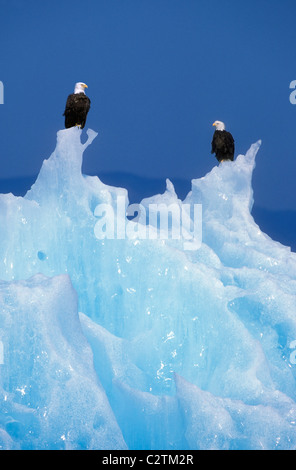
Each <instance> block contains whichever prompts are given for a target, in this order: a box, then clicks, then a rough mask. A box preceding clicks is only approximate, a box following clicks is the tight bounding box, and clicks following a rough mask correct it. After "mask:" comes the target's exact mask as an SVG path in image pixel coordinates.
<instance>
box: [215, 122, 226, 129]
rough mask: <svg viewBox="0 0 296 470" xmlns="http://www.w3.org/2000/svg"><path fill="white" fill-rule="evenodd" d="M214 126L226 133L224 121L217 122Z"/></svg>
mask: <svg viewBox="0 0 296 470" xmlns="http://www.w3.org/2000/svg"><path fill="white" fill-rule="evenodd" d="M213 126H215V127H216V130H217V131H225V124H224V122H222V121H215V122H214V123H213Z"/></svg>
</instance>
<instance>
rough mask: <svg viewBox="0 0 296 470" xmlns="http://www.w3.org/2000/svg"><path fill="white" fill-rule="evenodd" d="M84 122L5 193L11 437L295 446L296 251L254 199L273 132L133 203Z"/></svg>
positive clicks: (1, 216) (3, 332)
mask: <svg viewBox="0 0 296 470" xmlns="http://www.w3.org/2000/svg"><path fill="white" fill-rule="evenodd" d="M82 133H84V131H82V130H81V129H78V128H71V129H65V130H60V131H59V132H58V133H57V145H56V148H55V150H54V152H53V153H52V155H51V156H50V157H49V158H48V159H46V160H44V162H43V164H42V167H41V170H40V173H39V175H38V177H37V179H36V181H35V183H34V184H33V186H32V187H31V189H30V190H29V191H28V192H27V193H26V195H25V196H24V197H16V196H14V195H13V194H11V193H10V194H2V195H0V231H1V244H0V279H1V281H0V303H1V308H0V345H1V347H0V449H32V450H37V449H51V450H64V449H88V450H92V449H102V450H104V449H109V450H110V449H119V450H127V449H134V450H138V449H139V450H141V449H143V450H150V449H151V450H153V449H167V450H170V449H171V450H200V449H202V450H207V449H219V450H222V449H223V450H243V449H250V450H257V449H265V450H273V449H282V450H283V449H290V450H292V449H296V387H295V379H296V359H295V350H296V254H295V253H293V252H292V251H291V249H290V248H289V247H286V246H283V245H282V244H280V243H278V242H275V241H273V240H272V239H271V238H270V237H269V236H268V235H267V234H265V233H263V232H262V231H261V230H260V227H259V226H258V224H257V223H256V222H255V221H254V219H253V217H252V215H251V210H252V205H253V190H252V174H253V170H254V168H255V161H256V155H257V153H258V151H259V149H260V144H261V143H260V141H259V142H256V143H255V144H253V145H252V146H251V147H250V149H249V150H248V152H247V153H246V155H239V156H237V158H236V160H235V161H234V162H224V163H222V164H220V165H219V166H215V167H214V168H213V169H212V170H211V171H210V172H209V173H208V174H207V175H205V176H204V177H202V178H199V179H193V180H192V188H191V191H190V192H189V194H188V195H187V197H186V198H185V199H184V200H181V199H179V198H178V195H177V194H176V192H175V189H174V186H173V184H172V182H171V181H170V180H167V188H166V191H165V192H164V194H157V195H154V196H151V197H149V198H146V199H144V200H142V201H139V204H138V205H134V206H133V207H132V206H130V205H129V199H128V192H127V190H126V189H125V188H117V187H112V186H109V185H106V184H104V183H103V182H102V181H101V180H100V179H99V178H98V177H96V176H87V175H84V174H83V173H82V171H81V168H82V159H83V155H84V152H85V150H86V149H87V147H88V146H89V145H90V144H91V143H92V142H93V140H94V139H95V137H96V135H97V133H96V132H94V131H92V130H90V129H89V130H87V137H86V141H85V142H84V143H82V137H84V134H83V135H82ZM168 208H169V210H168ZM150 209H151V210H150ZM176 214H177V217H175V216H176ZM131 217H132V218H131ZM196 219H197V220H196ZM161 221H167V226H165V224H163V225H161ZM165 229H166V230H165Z"/></svg>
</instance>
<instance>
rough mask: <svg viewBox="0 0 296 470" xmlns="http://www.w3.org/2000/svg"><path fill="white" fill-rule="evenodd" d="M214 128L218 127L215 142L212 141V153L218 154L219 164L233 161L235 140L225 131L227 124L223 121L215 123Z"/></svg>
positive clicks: (214, 136) (214, 137)
mask: <svg viewBox="0 0 296 470" xmlns="http://www.w3.org/2000/svg"><path fill="white" fill-rule="evenodd" d="M213 126H215V127H216V129H215V132H214V135H213V140H212V152H211V153H215V154H216V158H217V160H218V161H219V162H223V161H225V160H231V161H233V158H234V139H233V137H232V135H231V134H230V132H227V131H226V130H225V124H224V122H221V121H215V122H214V123H213Z"/></svg>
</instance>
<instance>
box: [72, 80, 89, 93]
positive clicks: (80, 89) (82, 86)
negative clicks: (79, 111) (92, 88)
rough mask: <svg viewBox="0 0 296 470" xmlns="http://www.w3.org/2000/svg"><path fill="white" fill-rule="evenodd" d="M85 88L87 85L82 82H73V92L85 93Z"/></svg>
mask: <svg viewBox="0 0 296 470" xmlns="http://www.w3.org/2000/svg"><path fill="white" fill-rule="evenodd" d="M85 88H88V86H87V85H86V84H85V83H83V82H77V83H75V88H74V93H75V94H76V93H84V94H85Z"/></svg>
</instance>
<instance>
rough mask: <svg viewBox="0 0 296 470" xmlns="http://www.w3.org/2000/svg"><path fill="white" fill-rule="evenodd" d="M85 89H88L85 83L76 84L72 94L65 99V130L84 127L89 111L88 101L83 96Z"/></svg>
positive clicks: (86, 97) (87, 98)
mask: <svg viewBox="0 0 296 470" xmlns="http://www.w3.org/2000/svg"><path fill="white" fill-rule="evenodd" d="M85 88H88V87H87V85H86V84H85V83H83V82H77V83H76V84H75V88H74V93H71V95H69V96H68V98H67V102H66V107H65V111H64V116H65V127H66V129H68V128H69V127H74V126H79V127H80V128H81V129H83V128H84V126H85V122H86V117H87V113H88V111H89V109H90V99H89V97H88V96H86V94H85Z"/></svg>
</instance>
